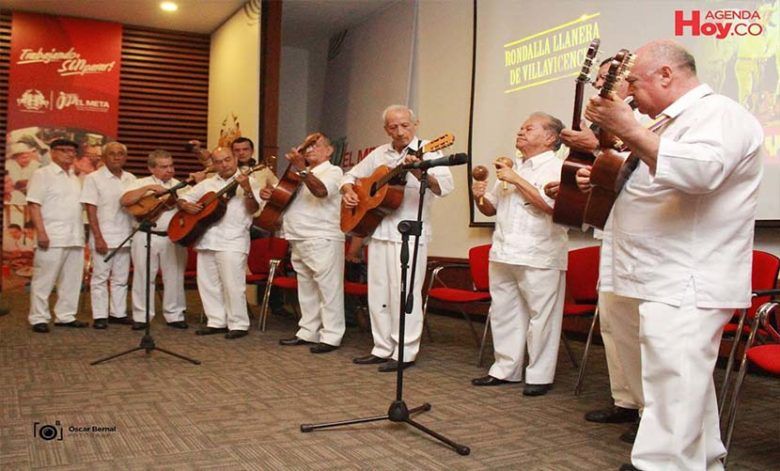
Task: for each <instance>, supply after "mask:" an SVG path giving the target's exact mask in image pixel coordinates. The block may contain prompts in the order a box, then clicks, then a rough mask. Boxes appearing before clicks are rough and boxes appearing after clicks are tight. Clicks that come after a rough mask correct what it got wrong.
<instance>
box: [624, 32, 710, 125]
mask: <svg viewBox="0 0 780 471" xmlns="http://www.w3.org/2000/svg"><path fill="white" fill-rule="evenodd" d="M626 81H627V82H628V92H629V94H630V95H632V96H633V97H634V101H635V102H636V104H637V105H638V107H639V111H641V112H642V113H645V114H647V115H649V116H651V117H656V116H658V114H660V113H661V112H662V111H663V110H664V109H666V107H667V106H669V105H671V104H672V103H674V102H675V101H676V100H677V99H678V98H680V97H681V96H683V95H685V94H686V93H688V91H690V90H691V89H693V88H696V87H697V86H699V79H698V78H697V77H696V60H695V59H694V58H693V56H692V55H691V53H690V52H688V51H687V50H686V49H685V48H684V47H683V46H682V45H681V44H679V43H677V42H675V41H671V40H657V41H651V42H649V43H647V44H645V45H644V46H642V47H640V48H639V49H637V51H636V62H635V64H634V66H633V67H632V69H631V72H630V73H629V75H628V77H627V78H626Z"/></svg>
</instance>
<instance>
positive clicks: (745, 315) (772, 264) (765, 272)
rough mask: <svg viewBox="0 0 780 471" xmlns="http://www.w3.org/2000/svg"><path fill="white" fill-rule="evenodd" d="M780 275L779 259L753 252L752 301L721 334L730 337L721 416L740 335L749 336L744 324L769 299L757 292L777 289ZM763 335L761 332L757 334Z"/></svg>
mask: <svg viewBox="0 0 780 471" xmlns="http://www.w3.org/2000/svg"><path fill="white" fill-rule="evenodd" d="M778 275H780V258H777V257H776V256H774V255H772V254H770V253H767V252H762V251H760V250H754V251H753V269H752V275H751V285H750V286H751V289H752V290H753V300H752V301H751V303H750V307H749V308H747V309H740V310H739V311H738V315H735V316H734V318H732V320H731V321H730V322H729V323H728V324H726V326H725V327H724V328H723V334H724V336H725V337H732V336H733V337H732V343H731V351H730V352H729V359H728V362H727V363H726V374H725V375H724V377H723V384H722V385H721V388H720V402H719V404H718V411H719V412H720V413H721V414H722V413H723V407H724V406H725V405H726V396H727V390H728V384H729V380H730V379H731V372H732V371H733V370H734V359H735V357H736V355H737V349H738V348H739V344H740V340H741V337H742V334H743V333H745V334H750V332H751V330H750V328H749V327H747V326H746V325H745V322H746V320H747V322H750V321H751V320H753V318H754V317H755V316H756V312H757V311H758V308H759V307H760V306H761V305H763V304H764V303H766V302H768V301H769V300H770V299H771V297H770V296H769V295H761V296H757V291H761V290H771V289H774V288H776V287H777V278H778ZM758 333H759V334H763V332H758Z"/></svg>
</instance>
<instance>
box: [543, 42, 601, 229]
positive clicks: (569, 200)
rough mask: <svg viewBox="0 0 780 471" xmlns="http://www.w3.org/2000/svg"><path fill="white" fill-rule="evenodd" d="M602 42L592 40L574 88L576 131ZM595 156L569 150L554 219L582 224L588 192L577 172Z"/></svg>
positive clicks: (580, 128) (570, 223) (566, 222)
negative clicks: (592, 68)
mask: <svg viewBox="0 0 780 471" xmlns="http://www.w3.org/2000/svg"><path fill="white" fill-rule="evenodd" d="M599 44H601V41H600V40H599V39H598V38H596V39H594V40H593V41H591V43H590V46H589V47H588V52H587V53H586V54H585V62H584V63H583V65H582V69H581V70H580V74H579V76H577V84H576V85H575V88H574V115H573V116H572V119H571V128H572V129H573V130H575V131H581V130H582V127H581V122H580V119H581V118H580V117H581V116H582V102H583V95H584V92H585V84H586V83H588V82H589V81H590V69H591V66H592V65H593V59H594V58H595V57H596V53H597V52H598V50H599ZM593 159H594V156H593V154H592V153H591V152H587V151H583V150H578V149H570V150H569V155H568V156H567V157H566V160H564V161H563V166H562V167H561V180H560V182H561V183H560V187H559V190H558V196H557V197H556V198H555V205H554V206H553V216H552V218H553V222H555V223H557V224H564V225H567V226H572V227H576V228H577V229H580V228H581V227H582V223H583V214H584V213H585V205H586V204H587V202H588V195H587V194H586V193H583V192H582V191H580V189H579V187H577V179H576V176H577V171H578V170H579V169H581V168H583V167H587V166H589V165H592V164H593Z"/></svg>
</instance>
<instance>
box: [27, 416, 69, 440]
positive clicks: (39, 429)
mask: <svg viewBox="0 0 780 471" xmlns="http://www.w3.org/2000/svg"><path fill="white" fill-rule="evenodd" d="M33 437H38V438H40V439H41V440H46V441H47V442H49V441H52V440H58V441H59V440H62V424H60V421H59V420H57V421H55V422H54V425H51V424H41V423H40V422H35V423H34V424H33Z"/></svg>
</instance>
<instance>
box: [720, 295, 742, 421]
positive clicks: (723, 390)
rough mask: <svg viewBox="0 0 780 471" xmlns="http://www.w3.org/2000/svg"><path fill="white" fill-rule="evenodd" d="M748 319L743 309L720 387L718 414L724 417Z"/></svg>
mask: <svg viewBox="0 0 780 471" xmlns="http://www.w3.org/2000/svg"><path fill="white" fill-rule="evenodd" d="M746 318H747V309H742V310H741V312H740V314H739V323H738V324H737V330H736V332H734V340H733V341H732V343H731V351H730V352H729V359H728V361H727V362H726V372H725V374H724V375H723V384H721V386H720V401H719V402H718V414H720V415H721V416H722V415H723V408H724V407H725V406H726V398H727V396H728V394H729V380H730V379H731V374H732V370H733V369H734V360H735V359H736V356H737V349H738V348H739V341H740V340H741V339H742V329H744V326H745V319H746Z"/></svg>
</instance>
